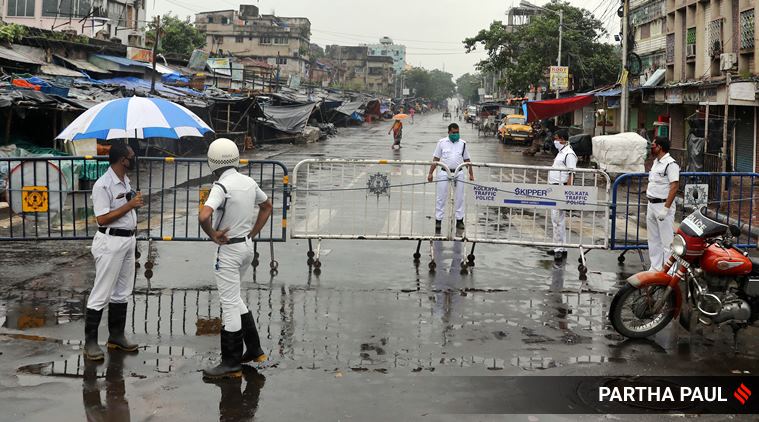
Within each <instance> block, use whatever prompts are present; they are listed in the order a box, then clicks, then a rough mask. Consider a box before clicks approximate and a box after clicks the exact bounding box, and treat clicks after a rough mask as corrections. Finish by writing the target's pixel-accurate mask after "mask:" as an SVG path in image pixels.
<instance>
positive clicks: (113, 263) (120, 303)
mask: <svg viewBox="0 0 759 422" xmlns="http://www.w3.org/2000/svg"><path fill="white" fill-rule="evenodd" d="M108 161H109V162H110V164H111V165H110V167H108V171H106V172H105V174H103V175H102V176H100V178H98V180H97V181H96V182H95V185H94V186H93V187H92V207H93V210H94V212H95V218H96V220H97V224H98V231H97V233H95V237H94V238H93V239H92V248H91V251H92V256H93V257H94V258H95V283H94V285H93V286H92V290H91V291H90V295H89V297H88V298H87V310H86V313H85V323H84V351H83V354H84V357H85V359H88V360H103V359H104V358H105V357H104V355H103V351H102V350H101V349H100V346H98V327H99V326H100V318H101V317H102V315H103V308H105V305H108V333H109V337H108V343H107V346H108V348H109V349H120V350H124V351H128V352H134V351H136V350H137V347H138V346H137V345H136V344H134V343H131V342H129V340H127V339H126V337H125V336H124V329H125V327H126V316H127V299H128V298H129V296H131V294H132V285H133V283H134V271H135V269H134V262H135V257H134V249H135V245H136V240H135V237H134V233H135V230H136V228H137V213H136V212H135V209H137V208H140V207H142V205H143V202H142V194H141V193H140V192H135V191H133V190H132V186H131V185H130V184H129V177H127V174H126V173H127V171H128V170H132V169H134V165H135V154H134V151H132V148H130V147H128V146H127V145H126V144H123V143H114V144H113V145H111V150H110V151H109V153H108Z"/></svg>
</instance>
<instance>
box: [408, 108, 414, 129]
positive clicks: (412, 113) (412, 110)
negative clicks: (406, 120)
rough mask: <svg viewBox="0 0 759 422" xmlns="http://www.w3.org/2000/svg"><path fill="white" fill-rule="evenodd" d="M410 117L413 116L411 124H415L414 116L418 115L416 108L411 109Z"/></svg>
mask: <svg viewBox="0 0 759 422" xmlns="http://www.w3.org/2000/svg"><path fill="white" fill-rule="evenodd" d="M408 114H409V116H411V124H412V125H413V124H414V114H416V107H411V108H410V109H409V111H408Z"/></svg>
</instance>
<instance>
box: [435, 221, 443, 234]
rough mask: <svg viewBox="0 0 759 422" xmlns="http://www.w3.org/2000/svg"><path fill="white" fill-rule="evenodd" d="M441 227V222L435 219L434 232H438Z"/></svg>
mask: <svg viewBox="0 0 759 422" xmlns="http://www.w3.org/2000/svg"><path fill="white" fill-rule="evenodd" d="M442 228H443V222H442V221H440V220H435V234H437V233H440V230H441V229H442Z"/></svg>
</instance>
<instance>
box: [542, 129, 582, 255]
mask: <svg viewBox="0 0 759 422" xmlns="http://www.w3.org/2000/svg"><path fill="white" fill-rule="evenodd" d="M568 139H569V133H568V132H567V130H566V129H559V130H557V131H556V133H555V134H554V136H553V144H554V146H555V147H556V149H557V150H559V153H558V154H556V158H554V159H553V165H552V166H551V167H553V168H555V169H558V170H551V171H549V172H548V183H550V184H552V185H571V184H572V182H573V180H574V175H573V173H572V171H571V170H572V169H575V168H577V154H575V152H574V150H573V149H572V146H571V145H569V141H568ZM566 213H567V212H566V211H565V210H563V209H558V208H556V209H552V210H551V225H552V226H553V241H554V243H558V244H561V243H566V241H567V226H566ZM548 254H549V255H553V257H554V259H563V258H566V257H567V249H566V248H564V247H563V246H558V247H556V248H555V249H553V250H551V251H548Z"/></svg>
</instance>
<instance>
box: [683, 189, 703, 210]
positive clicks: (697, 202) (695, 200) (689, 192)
mask: <svg viewBox="0 0 759 422" xmlns="http://www.w3.org/2000/svg"><path fill="white" fill-rule="evenodd" d="M683 193H684V195H683V199H684V205H685V206H686V207H692V208H701V207H705V206H707V205H708V204H709V185H707V184H690V185H685V189H683Z"/></svg>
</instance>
